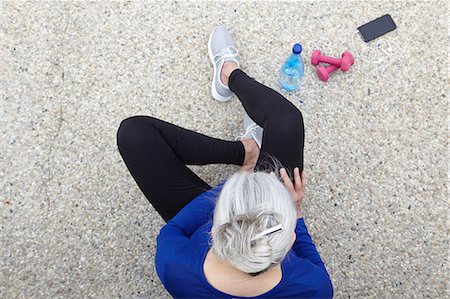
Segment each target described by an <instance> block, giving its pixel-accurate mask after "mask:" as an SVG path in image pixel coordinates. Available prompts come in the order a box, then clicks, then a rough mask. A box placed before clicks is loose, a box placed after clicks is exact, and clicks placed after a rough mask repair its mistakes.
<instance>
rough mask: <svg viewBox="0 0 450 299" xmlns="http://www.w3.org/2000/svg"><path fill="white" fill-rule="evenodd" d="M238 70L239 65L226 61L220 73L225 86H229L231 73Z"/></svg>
mask: <svg viewBox="0 0 450 299" xmlns="http://www.w3.org/2000/svg"><path fill="white" fill-rule="evenodd" d="M237 68H238V65H237V63H236V62H234V61H225V62H224V63H223V66H222V70H221V71H220V80H221V81H222V83H223V84H224V85H225V86H228V78H230V75H231V73H232V72H233V71H234V70H235V69H237Z"/></svg>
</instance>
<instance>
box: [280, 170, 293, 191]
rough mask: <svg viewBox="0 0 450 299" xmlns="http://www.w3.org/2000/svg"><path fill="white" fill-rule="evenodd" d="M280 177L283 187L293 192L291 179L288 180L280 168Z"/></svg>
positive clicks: (284, 171)
mask: <svg viewBox="0 0 450 299" xmlns="http://www.w3.org/2000/svg"><path fill="white" fill-rule="evenodd" d="M280 175H281V178H282V179H283V181H284V185H285V186H286V187H287V188H288V189H289V190H293V189H294V186H293V185H292V182H291V179H290V178H289V176H288V175H287V172H286V169H284V168H281V169H280Z"/></svg>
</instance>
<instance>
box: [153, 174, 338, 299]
mask: <svg viewBox="0 0 450 299" xmlns="http://www.w3.org/2000/svg"><path fill="white" fill-rule="evenodd" d="M225 182H226V181H223V182H221V183H220V184H218V185H217V186H215V187H214V188H212V189H211V190H209V191H207V192H204V193H202V194H200V195H199V196H197V197H196V198H195V199H193V200H192V201H191V202H190V203H189V204H188V205H186V206H185V207H184V208H183V209H182V210H181V211H179V212H178V213H177V214H176V215H175V216H174V217H173V218H172V219H171V220H170V221H169V222H167V224H166V225H165V226H164V227H163V228H162V229H161V231H160V233H159V235H158V237H157V240H156V241H157V246H156V258H155V264H156V272H157V273H158V276H159V278H160V279H161V282H162V284H163V285H164V287H165V288H166V289H167V291H168V292H169V293H170V294H171V295H172V296H173V297H174V298H249V297H239V296H231V295H229V294H225V293H223V292H220V291H219V290H217V289H215V288H214V287H213V286H211V285H210V284H209V283H208V281H207V280H206V277H205V275H204V273H203V263H204V261H205V257H206V254H207V252H208V250H209V248H210V247H211V246H210V245H209V244H210V235H209V232H210V231H211V228H212V217H213V213H214V206H215V201H216V199H217V198H218V196H219V193H220V191H221V190H222V187H223V185H224V183H225ZM295 233H296V235H297V239H296V241H295V243H294V245H293V247H292V249H291V250H290V251H289V253H288V255H287V256H286V258H285V259H284V260H283V261H282V262H281V270H282V279H281V281H280V282H279V284H278V285H276V286H275V287H274V288H273V289H272V290H270V291H269V292H266V293H264V294H262V295H259V296H256V297H252V298H331V297H333V286H332V284H331V280H330V277H329V275H328V273H327V270H326V269H325V265H324V263H323V262H322V260H321V258H320V256H319V253H318V252H317V250H316V247H315V245H314V244H313V242H312V239H311V237H310V235H309V234H308V230H307V228H306V226H305V222H304V220H303V218H300V219H298V220H297V226H296V228H295Z"/></svg>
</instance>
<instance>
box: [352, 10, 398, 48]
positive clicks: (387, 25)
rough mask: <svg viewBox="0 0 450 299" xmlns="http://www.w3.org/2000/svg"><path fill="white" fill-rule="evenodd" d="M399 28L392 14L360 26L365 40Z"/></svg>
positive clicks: (359, 28) (359, 29) (367, 40)
mask: <svg viewBox="0 0 450 299" xmlns="http://www.w3.org/2000/svg"><path fill="white" fill-rule="evenodd" d="M395 28H397V25H395V23H394V20H393V19H392V18H391V16H390V15H384V16H382V17H379V18H378V19H375V20H373V21H371V22H369V23H367V24H364V25H362V26H360V27H358V31H359V33H360V34H361V36H362V38H363V39H364V41H365V42H369V41H371V40H373V39H374V38H377V37H379V36H381V35H383V34H385V33H388V32H390V31H392V30H394V29H395Z"/></svg>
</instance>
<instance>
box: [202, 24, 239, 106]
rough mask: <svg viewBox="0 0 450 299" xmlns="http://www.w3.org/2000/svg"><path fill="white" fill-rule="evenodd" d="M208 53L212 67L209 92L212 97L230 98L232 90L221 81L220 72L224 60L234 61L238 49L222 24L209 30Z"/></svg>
mask: <svg viewBox="0 0 450 299" xmlns="http://www.w3.org/2000/svg"><path fill="white" fill-rule="evenodd" d="M208 54H209V58H210V59H211V62H212V64H213V68H214V75H213V80H212V87H211V92H212V96H213V98H214V99H216V100H217V101H220V102H226V101H228V100H229V99H230V98H231V94H232V91H231V90H230V89H229V88H228V86H226V85H225V84H223V83H222V80H221V79H220V72H221V70H222V66H223V63H224V62H225V61H233V62H236V63H237V65H238V67H239V61H238V59H237V54H238V50H237V49H236V48H235V47H234V43H233V39H232V37H231V34H230V33H229V32H228V30H227V29H226V28H225V27H224V26H217V27H216V28H214V30H213V31H212V32H211V35H210V36H209V41H208Z"/></svg>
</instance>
